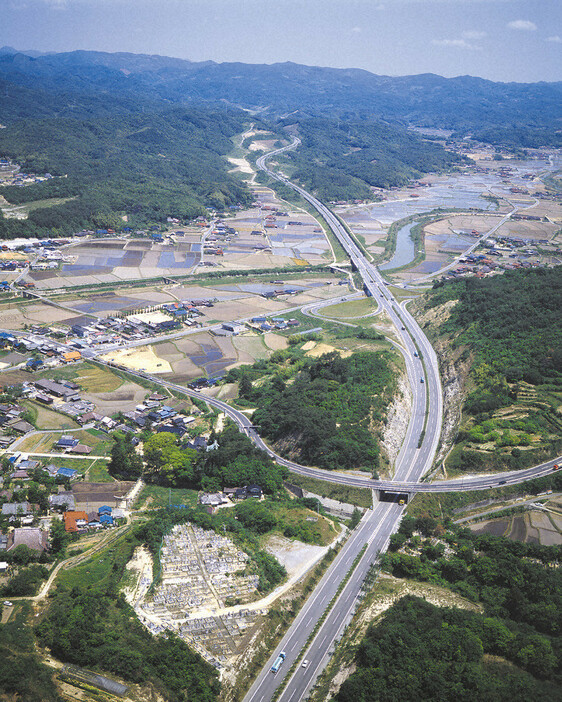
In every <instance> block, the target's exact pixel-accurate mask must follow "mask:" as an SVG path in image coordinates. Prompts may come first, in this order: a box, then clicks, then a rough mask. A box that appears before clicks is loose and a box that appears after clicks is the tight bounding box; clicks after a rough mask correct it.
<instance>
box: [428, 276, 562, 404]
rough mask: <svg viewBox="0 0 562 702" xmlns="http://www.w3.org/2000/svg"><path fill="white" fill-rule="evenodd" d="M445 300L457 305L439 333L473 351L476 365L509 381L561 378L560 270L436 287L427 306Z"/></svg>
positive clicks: (561, 296)
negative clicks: (447, 335)
mask: <svg viewBox="0 0 562 702" xmlns="http://www.w3.org/2000/svg"><path fill="white" fill-rule="evenodd" d="M448 300H458V303H457V304H456V305H455V306H454V307H453V309H452V311H451V315H450V317H449V319H448V320H447V322H446V323H445V324H444V325H443V326H442V332H443V333H445V334H451V335H454V336H455V345H457V346H459V345H467V346H469V347H470V349H471V350H473V351H474V353H475V366H478V365H480V364H482V363H485V364H487V365H489V366H490V369H491V373H492V374H499V375H501V376H504V377H505V379H506V380H508V381H509V382H514V381H517V380H524V381H526V382H529V383H533V384H539V383H543V382H545V381H553V382H556V381H560V380H562V268H560V267H555V268H548V269H538V270H523V271H506V272H505V274H504V275H501V276H494V277H492V278H468V279H466V280H459V281H452V282H450V283H446V284H442V283H436V284H434V290H433V292H432V293H431V295H430V296H429V297H428V302H427V306H428V307H435V306H437V305H440V304H443V303H444V302H446V301H448ZM494 395H495V397H496V401H498V402H500V401H502V399H503V398H502V397H501V395H500V396H499V397H498V395H497V393H494ZM490 399H491V398H490Z"/></svg>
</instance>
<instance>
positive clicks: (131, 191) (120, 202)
mask: <svg viewBox="0 0 562 702" xmlns="http://www.w3.org/2000/svg"><path fill="white" fill-rule="evenodd" d="M137 107H138V106H137ZM139 112H140V110H139ZM246 120H247V117H246V115H245V113H243V112H241V111H239V110H228V109H225V108H221V109H214V108H210V107H200V108H193V107H191V108H175V109H168V110H167V111H164V112H159V113H149V114H143V113H140V114H136V115H129V116H127V117H125V116H121V117H119V118H112V119H108V118H105V117H99V118H96V119H91V120H76V119H75V120H70V119H47V120H29V119H27V120H20V121H17V122H14V123H11V124H9V125H8V126H7V127H6V128H5V129H0V155H2V156H3V157H9V158H12V159H13V160H14V161H16V162H17V163H19V164H20V165H21V166H22V170H23V171H24V172H25V171H30V172H35V173H45V172H50V173H52V174H53V175H60V176H67V177H64V178H54V179H52V180H48V181H44V182H42V183H38V184H34V185H31V186H28V187H25V188H21V187H20V188H18V187H4V188H0V195H3V196H4V197H5V198H6V199H7V200H8V202H10V203H12V204H20V203H22V202H31V201H36V200H42V199H45V198H52V197H57V198H69V199H68V201H67V202H64V203H62V204H58V205H55V206H53V207H49V208H44V209H35V210H32V211H31V212H30V214H29V219H27V220H13V219H2V218H0V238H14V237H17V236H31V235H36V234H42V233H45V234H46V233H48V234H52V229H53V228H54V229H56V230H57V231H58V232H60V233H70V232H73V231H78V230H79V229H81V228H84V227H85V228H91V229H95V228H99V227H102V228H103V227H113V228H120V227H122V226H123V219H122V217H123V216H124V215H127V217H128V223H129V225H130V226H133V227H135V226H142V225H145V224H147V223H154V222H160V221H165V220H166V217H168V216H174V217H178V218H192V217H194V216H197V215H198V214H201V213H203V212H205V206H213V207H216V208H219V209H222V208H223V207H225V206H229V205H233V204H236V203H247V202H249V201H250V198H251V196H250V193H249V191H248V190H247V188H246V187H245V186H244V185H243V184H242V183H241V182H240V181H239V180H238V179H236V178H234V177H232V176H231V175H229V174H228V168H229V165H228V163H227V161H226V160H225V158H224V156H225V155H226V154H227V153H229V152H230V151H231V150H232V147H233V144H232V140H231V137H232V136H234V135H235V134H239V133H240V132H242V131H243V130H244V125H245V123H246Z"/></svg>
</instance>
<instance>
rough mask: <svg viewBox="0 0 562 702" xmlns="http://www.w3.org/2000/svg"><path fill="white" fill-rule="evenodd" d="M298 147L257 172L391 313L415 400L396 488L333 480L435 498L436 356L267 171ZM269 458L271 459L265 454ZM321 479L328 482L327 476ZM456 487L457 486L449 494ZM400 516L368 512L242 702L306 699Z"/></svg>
mask: <svg viewBox="0 0 562 702" xmlns="http://www.w3.org/2000/svg"><path fill="white" fill-rule="evenodd" d="M299 143H300V140H299V139H298V138H297V137H294V138H293V142H292V144H290V145H289V146H287V147H284V148H282V149H277V150H276V151H273V152H270V153H269V154H265V155H263V156H261V157H260V158H259V159H258V160H257V165H258V167H259V168H261V169H262V170H264V171H265V172H266V173H267V174H268V175H269V176H270V177H272V178H275V179H276V180H279V181H281V182H283V183H285V184H286V185H288V186H289V187H291V188H293V189H294V190H295V191H296V192H298V193H299V194H300V195H301V196H302V197H303V198H304V199H305V200H307V201H308V202H309V203H310V204H311V205H312V206H313V207H314V208H315V209H316V210H317V211H318V212H319V213H320V214H321V215H322V216H323V217H324V219H325V221H326V222H327V224H328V226H329V227H330V228H331V230H332V232H333V234H334V235H335V236H336V238H337V239H338V240H339V242H340V244H341V245H342V246H343V248H344V249H345V251H346V253H347V254H348V256H349V258H350V260H351V262H352V265H353V267H354V269H355V270H357V271H358V272H359V274H360V276H361V278H362V280H363V284H364V289H365V292H366V294H367V295H370V296H372V297H374V298H375V299H376V300H377V302H378V305H379V308H380V310H381V311H383V312H384V313H386V315H387V316H388V317H389V318H390V320H391V321H392V322H393V324H394V326H395V328H396V330H397V332H398V336H399V338H400V341H401V344H402V346H403V349H404V351H403V355H404V358H405V360H406V371H407V375H408V379H409V382H410V385H411V388H412V393H413V402H412V412H411V417H410V422H409V425H408V429H407V432H406V438H405V440H404V442H403V445H402V448H401V450H400V453H399V455H398V458H397V461H396V465H395V479H394V480H393V481H374V480H366V479H365V480H363V479H361V478H355V477H353V478H352V476H341V478H339V476H337V475H336V474H332V475H331V479H333V480H334V481H335V482H339V481H340V480H341V482H345V483H346V484H348V485H349V484H354V485H357V484H361V486H364V487H367V486H369V485H370V486H371V487H375V486H377V487H379V488H381V489H385V488H386V489H389V490H392V491H394V492H400V491H404V492H414V491H421V490H426V491H434V489H435V487H434V486H435V485H436V484H424V483H419V482H418V481H420V479H421V478H422V477H423V475H424V474H425V473H426V472H427V470H428V469H429V468H430V467H431V465H432V463H433V460H434V456H435V452H436V450H437V446H438V443H439V437H440V433H441V424H442V418H443V397H442V390H441V381H440V377H439V367H438V361H437V356H436V354H435V352H434V350H433V348H432V346H431V344H430V343H429V341H428V339H427V337H426V336H425V334H424V333H423V331H422V330H421V329H420V327H419V325H418V324H417V322H416V321H415V320H414V318H413V317H412V316H411V314H410V313H409V312H408V311H407V310H406V309H405V308H403V307H399V306H398V303H397V301H396V299H395V298H394V297H393V296H392V294H391V293H390V291H389V290H388V289H387V287H386V284H385V282H384V280H383V278H382V276H381V275H380V273H379V272H378V271H377V269H376V268H375V267H374V266H372V265H371V264H370V263H369V262H368V261H367V260H366V258H365V256H364V255H363V253H362V251H361V250H360V249H359V247H358V246H357V245H356V243H355V242H354V241H353V239H352V238H351V237H350V235H349V234H348V232H347V230H346V229H345V227H344V226H343V224H342V223H341V222H340V220H339V219H338V218H337V217H336V216H335V215H334V214H333V213H332V212H331V211H330V210H329V209H328V208H327V207H326V206H325V205H324V204H323V203H321V202H320V201H318V200H317V199H316V198H315V197H313V196H312V195H311V194H310V193H308V192H307V191H306V190H304V189H303V188H301V187H300V186H298V185H295V184H294V183H291V182H289V181H288V180H287V179H286V178H284V177H283V176H281V175H278V174H277V173H275V172H273V171H271V170H269V169H268V167H267V161H268V160H269V158H271V157H272V156H275V155H277V154H280V153H283V152H284V151H287V150H289V149H294V148H296V147H297V146H298V144H299ZM247 431H248V433H249V434H250V435H252V438H253V439H254V441H256V443H258V441H260V442H261V439H259V437H257V435H256V434H255V431H254V430H253V429H249V430H247ZM258 445H259V444H258ZM266 450H268V453H270V454H271V451H270V450H269V449H268V448H267V447H266ZM276 460H278V462H282V463H284V465H287V466H288V467H290V468H291V470H294V471H296V472H299V473H303V472H304V473H305V474H307V475H311V474H312V473H311V470H312V469H305V471H303V467H302V466H298V467H297V466H296V465H295V464H292V463H291V462H289V461H283V460H281V461H279V458H278V457H276ZM543 469H544V470H546V471H547V472H548V471H549V470H551V469H552V468H551V465H550V466H549V465H548V464H545V467H544V468H543ZM533 471H534V472H533ZM536 471H537V468H535V469H532V474H533V475H536ZM315 473H316V471H315ZM323 475H324V476H326V474H325V473H324V472H323ZM314 477H317V476H316V475H315V476H314ZM517 477H520V473H518V474H517ZM516 479H517V478H516V477H515V476H511V475H510V476H508V475H504V476H501V477H500V476H493V477H488V478H478V479H474V480H470V481H469V480H468V479H467V480H463V481H461V489H464V490H467V489H478V488H479V487H490V486H491V485H493V484H503V483H506V484H507V482H508V481H511V480H516ZM496 481H497V483H496ZM452 482H455V483H456V484H455V485H454V486H452V487H450V484H451V483H452ZM437 485H439V488H440V490H443V491H446V490H448V489H451V490H454V489H457V490H458V489H459V481H443V482H441V483H440V484H437ZM387 486H388V487H387ZM439 488H438V489H439ZM403 510H404V507H403V506H401V505H400V504H398V503H396V502H394V503H392V502H390V503H389V502H378V503H375V506H374V508H373V509H372V510H369V511H367V513H366V514H365V515H364V517H363V519H362V521H361V523H360V525H359V526H358V528H357V529H356V530H355V531H354V532H353V533H352V535H351V537H350V539H349V540H348V541H347V543H346V544H345V545H344V547H343V549H342V551H341V552H340V553H339V554H338V557H337V558H336V560H335V561H334V563H333V564H332V566H331V567H330V568H329V569H328V571H327V572H326V574H325V575H324V577H323V578H322V580H321V582H320V584H319V585H318V586H317V587H316V589H315V590H314V592H313V593H312V595H311V596H310V597H309V599H308V600H307V602H306V603H305V605H304V607H303V609H302V610H301V612H300V613H299V614H298V616H297V617H296V619H295V621H294V622H293V624H292V625H291V626H290V627H289V630H288V631H287V633H286V634H285V636H284V637H283V639H282V641H281V642H280V644H279V645H278V646H277V647H276V649H275V650H274V651H272V653H271V658H270V660H269V661H268V662H267V664H266V665H265V666H264V668H263V669H262V671H261V672H260V674H259V675H258V677H257V678H256V680H255V682H254V684H253V685H252V687H251V688H250V690H249V691H248V693H247V695H246V696H245V697H244V702H267V701H268V700H271V699H272V698H273V696H274V695H276V694H278V692H279V689H281V693H280V695H279V696H278V699H279V700H280V701H281V702H298V701H299V700H303V699H304V698H305V697H306V696H307V694H308V692H309V690H310V689H311V687H312V686H313V685H314V682H315V680H316V678H317V677H318V675H319V674H320V673H321V672H322V670H323V668H324V666H325V665H326V663H327V661H328V659H329V655H330V650H331V649H332V648H333V647H334V646H335V645H336V643H337V640H338V639H339V637H340V636H341V633H342V631H343V628H344V627H345V625H346V623H347V622H348V621H349V619H350V617H351V616H352V614H353V611H354V608H355V607H356V605H357V603H358V599H359V595H360V592H361V584H362V582H363V580H364V578H365V575H366V573H367V572H368V570H369V568H371V566H372V565H373V564H374V563H375V562H376V559H377V556H378V554H379V553H381V552H384V551H385V550H386V548H387V544H388V541H389V539H390V536H391V535H392V533H393V532H394V531H396V529H397V527H398V524H399V521H400V518H401V516H402V512H403ZM356 559H359V562H358V564H357V567H356V568H355V570H354V571H353V573H352V574H351V576H350V577H349V580H348V581H347V582H346V583H345V585H344V586H343V589H341V592H340V594H339V596H337V597H336V598H335V600H334V603H333V605H332V606H331V607H330V608H329V610H328V612H327V614H326V615H325V618H324V620H323V621H322V617H323V616H324V614H325V612H326V608H327V607H328V604H329V603H330V602H331V601H332V598H334V597H335V596H336V595H337V593H338V589H339V588H340V587H341V586H342V584H343V583H344V581H345V577H346V574H347V573H348V571H349V569H350V567H351V566H352V564H353V563H354V561H355V560H356ZM320 622H321V623H320ZM315 628H317V632H316V634H315V636H314V638H313V639H312V641H309V637H310V635H311V632H314V630H315ZM281 651H284V652H285V654H286V657H285V661H284V663H283V665H282V666H281V668H280V670H279V671H278V672H276V673H273V672H271V665H272V663H273V661H274V660H275V658H276V657H277V656H278V655H279V653H280V652H281ZM301 660H307V661H308V663H307V664H306V667H303V666H302V664H301ZM285 678H287V680H285ZM283 685H284V687H283Z"/></svg>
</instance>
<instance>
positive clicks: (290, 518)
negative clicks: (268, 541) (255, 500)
mask: <svg viewBox="0 0 562 702" xmlns="http://www.w3.org/2000/svg"><path fill="white" fill-rule="evenodd" d="M271 506H272V507H273V512H274V513H275V516H276V517H277V518H278V519H279V520H280V521H281V523H282V524H285V525H290V526H292V527H294V529H295V538H297V539H299V538H300V539H302V534H303V531H304V532H305V533H306V534H307V535H308V539H307V543H314V544H317V545H319V546H328V544H331V543H332V541H333V540H334V538H335V537H336V536H337V533H336V531H335V529H334V526H333V524H332V522H331V521H330V520H329V519H326V518H325V517H322V516H320V515H318V514H316V513H315V512H312V511H311V510H309V509H307V508H306V507H300V506H293V505H291V504H289V505H285V504H275V503H272V504H271Z"/></svg>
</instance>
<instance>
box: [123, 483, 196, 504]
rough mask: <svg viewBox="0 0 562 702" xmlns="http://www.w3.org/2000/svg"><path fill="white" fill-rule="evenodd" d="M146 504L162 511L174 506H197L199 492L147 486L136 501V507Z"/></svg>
mask: <svg viewBox="0 0 562 702" xmlns="http://www.w3.org/2000/svg"><path fill="white" fill-rule="evenodd" d="M145 504H146V507H148V508H151V509H160V508H161V507H167V506H168V505H169V504H173V505H187V506H188V507H195V506H196V505H197V491H196V490H187V489H181V488H179V489H178V488H166V487H160V486H158V485H145V486H144V488H143V489H142V491H141V493H140V495H139V496H138V498H137V501H136V507H137V508H138V507H140V506H143V505H145Z"/></svg>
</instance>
